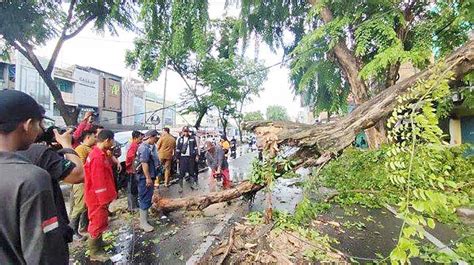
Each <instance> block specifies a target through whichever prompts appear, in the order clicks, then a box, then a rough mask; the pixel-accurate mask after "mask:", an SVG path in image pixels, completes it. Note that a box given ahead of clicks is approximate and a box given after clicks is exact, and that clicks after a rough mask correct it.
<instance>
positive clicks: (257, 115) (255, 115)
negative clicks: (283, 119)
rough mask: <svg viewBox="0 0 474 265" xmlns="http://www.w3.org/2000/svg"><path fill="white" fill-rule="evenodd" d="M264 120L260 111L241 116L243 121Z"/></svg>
mask: <svg viewBox="0 0 474 265" xmlns="http://www.w3.org/2000/svg"><path fill="white" fill-rule="evenodd" d="M264 119H265V118H264V117H263V114H262V112H261V111H251V112H247V113H245V114H244V115H243V121H262V120H264Z"/></svg>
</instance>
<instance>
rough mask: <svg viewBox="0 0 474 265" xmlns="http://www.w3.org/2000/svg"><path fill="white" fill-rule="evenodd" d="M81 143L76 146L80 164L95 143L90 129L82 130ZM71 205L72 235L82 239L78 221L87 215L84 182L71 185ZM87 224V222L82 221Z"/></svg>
mask: <svg viewBox="0 0 474 265" xmlns="http://www.w3.org/2000/svg"><path fill="white" fill-rule="evenodd" d="M79 141H80V142H81V145H79V146H78V147H76V149H75V150H76V153H77V154H78V155H79V158H80V159H81V162H82V164H85V163H86V160H87V157H88V156H89V154H90V152H91V151H92V147H93V146H94V145H95V143H96V136H95V132H94V131H92V130H87V131H84V132H82V135H81V137H80V138H79ZM71 201H73V206H72V207H71V228H72V229H73V230H74V237H75V238H76V239H79V240H80V239H82V235H81V234H80V233H79V222H80V221H81V217H82V218H86V217H87V214H86V212H87V208H86V204H85V203H84V183H79V184H75V185H73V186H72V198H71ZM83 223H84V224H87V223H88V222H87V221H85V222H83Z"/></svg>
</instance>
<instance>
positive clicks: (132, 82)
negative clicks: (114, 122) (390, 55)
mask: <svg viewBox="0 0 474 265" xmlns="http://www.w3.org/2000/svg"><path fill="white" fill-rule="evenodd" d="M122 87H123V90H122V124H124V125H144V124H145V83H144V82H143V81H141V80H138V79H134V78H130V77H128V78H125V79H124V80H123V84H122Z"/></svg>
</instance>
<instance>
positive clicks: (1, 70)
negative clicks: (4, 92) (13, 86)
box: [0, 63, 5, 82]
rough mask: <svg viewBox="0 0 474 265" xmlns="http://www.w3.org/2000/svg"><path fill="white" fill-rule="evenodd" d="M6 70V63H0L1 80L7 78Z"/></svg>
mask: <svg viewBox="0 0 474 265" xmlns="http://www.w3.org/2000/svg"><path fill="white" fill-rule="evenodd" d="M4 71H5V64H4V63H0V82H2V81H4V80H5V78H4V76H5V74H4Z"/></svg>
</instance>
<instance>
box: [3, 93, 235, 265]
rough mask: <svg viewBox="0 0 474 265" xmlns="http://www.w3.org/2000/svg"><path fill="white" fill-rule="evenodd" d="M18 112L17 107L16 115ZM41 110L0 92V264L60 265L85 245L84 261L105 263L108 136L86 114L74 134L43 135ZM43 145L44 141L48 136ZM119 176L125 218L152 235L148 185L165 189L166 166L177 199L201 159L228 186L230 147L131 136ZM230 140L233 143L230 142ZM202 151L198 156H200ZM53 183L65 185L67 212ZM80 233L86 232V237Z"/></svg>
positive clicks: (110, 177)
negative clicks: (78, 243)
mask: <svg viewBox="0 0 474 265" xmlns="http://www.w3.org/2000/svg"><path fill="white" fill-rule="evenodd" d="M18 106H21V108H18ZM44 115H45V110H44V109H43V108H42V107H41V105H39V104H38V103H37V102H36V101H35V100H34V99H33V98H32V97H30V96H29V95H27V94H25V93H23V92H20V91H15V90H1V91H0V197H1V198H2V201H3V202H4V203H5V205H4V206H3V207H1V208H0V215H1V216H2V218H1V219H0V242H1V245H2V248H1V249H0V264H68V263H69V249H68V243H70V242H72V241H73V240H85V239H87V241H88V249H89V256H90V259H91V260H93V261H106V260H107V259H108V258H109V257H108V256H107V254H106V253H105V251H104V249H103V248H104V242H103V240H102V234H103V233H104V232H105V231H106V230H107V228H108V220H109V214H110V213H109V210H108V208H109V205H110V203H111V202H112V201H114V200H115V199H117V196H118V188H117V183H116V175H117V172H120V171H122V168H121V164H120V162H119V161H118V159H117V157H118V156H120V154H117V153H116V152H115V151H116V150H117V148H116V147H117V146H116V144H115V142H114V133H113V132H112V131H111V130H108V129H106V128H104V127H102V126H99V125H96V124H95V122H94V118H95V116H94V114H93V113H92V112H88V113H86V115H85V117H84V118H83V119H82V120H81V122H80V123H79V125H78V126H77V128H76V129H75V130H73V129H68V130H66V131H64V132H59V131H58V129H48V128H45V125H44V119H45V118H46V117H45V116H44ZM48 131H49V133H50V134H51V137H49V138H51V139H49V140H45V137H44V136H45V135H46V134H47V133H46V132H48ZM130 137H131V144H130V146H129V148H128V150H127V155H126V161H125V168H124V172H125V173H126V174H125V175H126V180H127V202H128V209H129V210H130V211H136V209H137V208H138V212H139V227H140V228H141V229H142V230H143V231H145V232H151V231H153V230H154V228H153V226H152V225H150V223H149V220H148V210H149V208H150V207H151V206H152V196H153V194H154V192H155V186H156V185H159V180H158V178H159V177H163V182H164V186H165V187H166V188H167V187H169V186H170V184H171V179H172V172H173V171H174V164H175V163H174V161H175V162H176V165H177V170H175V171H177V172H176V173H177V174H176V175H177V179H178V183H179V193H183V186H184V180H187V182H188V183H189V186H190V188H191V189H196V188H198V162H199V161H200V159H204V158H205V159H206V161H207V165H208V166H209V168H210V169H211V178H212V179H218V180H220V179H222V184H223V188H224V189H227V188H230V187H231V181H230V177H229V166H228V162H227V159H228V157H229V153H230V155H231V156H232V157H234V155H235V147H236V143H235V142H233V141H230V142H229V141H228V140H227V139H226V138H225V137H223V138H222V140H221V142H220V144H216V143H213V142H211V141H206V142H205V143H204V150H201V148H200V146H201V143H200V140H199V137H196V135H195V134H193V133H192V132H191V130H190V129H189V128H188V127H184V128H183V130H182V132H181V134H180V136H179V137H178V138H177V139H176V138H175V137H173V136H172V135H171V134H170V130H169V129H168V128H164V129H163V132H162V133H161V135H160V133H158V131H156V130H150V131H148V132H146V133H145V134H143V133H141V132H139V131H133V132H132V133H131V135H130ZM234 140H235V139H234ZM203 152H204V154H203ZM60 182H63V183H68V184H71V185H72V189H71V190H72V191H71V196H70V197H71V198H70V205H71V207H70V212H69V215H68V211H67V209H66V205H65V202H64V197H63V194H62V191H61V187H60ZM86 232H87V233H86Z"/></svg>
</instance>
